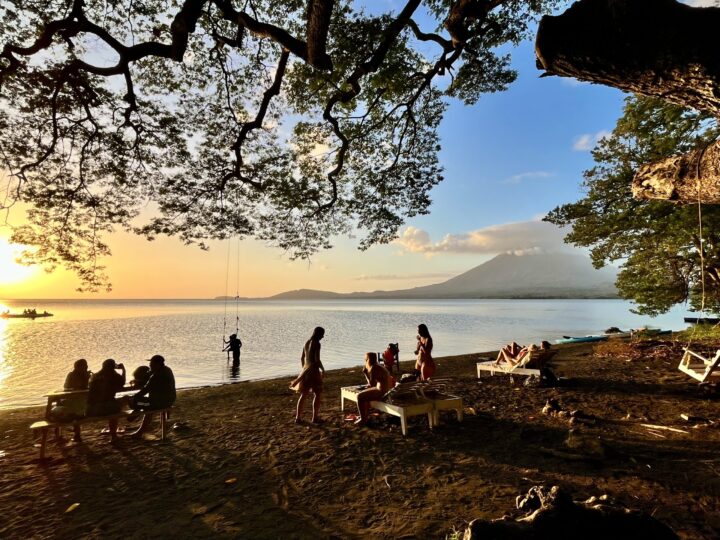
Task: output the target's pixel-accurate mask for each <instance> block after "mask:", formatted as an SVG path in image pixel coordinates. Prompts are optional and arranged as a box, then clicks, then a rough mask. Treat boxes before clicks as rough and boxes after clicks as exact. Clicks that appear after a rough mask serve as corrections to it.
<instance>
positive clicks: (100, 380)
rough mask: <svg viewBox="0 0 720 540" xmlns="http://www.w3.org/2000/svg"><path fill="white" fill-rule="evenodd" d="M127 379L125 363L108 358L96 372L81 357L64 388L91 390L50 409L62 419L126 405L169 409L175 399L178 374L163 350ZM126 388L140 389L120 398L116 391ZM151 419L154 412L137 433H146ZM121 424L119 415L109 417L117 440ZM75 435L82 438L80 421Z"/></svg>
mask: <svg viewBox="0 0 720 540" xmlns="http://www.w3.org/2000/svg"><path fill="white" fill-rule="evenodd" d="M125 383H126V370H125V366H124V365H123V364H121V363H117V362H115V360H113V359H112V358H108V359H107V360H105V361H104V362H103V363H102V367H101V368H100V371H98V372H96V373H92V372H91V371H90V370H89V369H88V363H87V360H85V359H84V358H81V359H80V360H77V361H76V362H75V363H74V365H73V370H72V371H71V372H70V373H68V374H67V377H66V378H65V385H64V390H66V391H73V390H87V393H81V394H78V395H74V396H73V395H70V396H68V397H65V398H63V400H62V402H61V403H60V404H59V405H57V406H56V407H54V408H53V409H52V410H51V411H50V413H51V415H53V416H55V417H57V418H58V419H64V420H72V419H76V418H82V417H83V416H110V415H114V414H117V413H119V412H120V411H122V410H123V408H124V407H130V408H132V409H133V411H135V412H137V413H141V412H146V411H153V410H159V409H165V408H167V407H169V406H171V405H172V404H173V403H174V402H175V399H176V391H175V376H174V375H173V372H172V370H171V369H170V368H169V367H168V366H166V365H165V358H164V357H163V356H161V355H159V354H156V355H154V356H153V357H152V358H150V360H149V366H147V365H142V366H140V367H138V368H137V369H136V370H135V371H134V372H133V378H132V380H131V381H130V384H129V386H128V387H127V388H126V386H125ZM124 390H136V391H137V392H136V393H135V394H133V395H132V396H129V397H122V398H117V397H116V394H117V393H118V392H122V391H124ZM149 421H150V415H145V416H144V417H143V421H142V423H141V424H140V426H139V427H138V429H137V431H135V433H134V434H135V435H140V434H142V433H143V432H144V431H145V430H146V429H147V427H148V424H149ZM117 426H118V422H117V418H112V419H110V420H109V431H110V437H111V438H112V439H113V440H114V439H115V438H116V436H117ZM74 439H75V440H76V441H79V440H80V426H78V425H77V424H76V425H75V437H74Z"/></svg>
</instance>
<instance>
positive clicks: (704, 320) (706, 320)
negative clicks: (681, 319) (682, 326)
mask: <svg viewBox="0 0 720 540" xmlns="http://www.w3.org/2000/svg"><path fill="white" fill-rule="evenodd" d="M685 322H686V323H691V324H720V319H716V318H713V317H685Z"/></svg>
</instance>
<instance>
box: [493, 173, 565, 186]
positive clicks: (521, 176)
mask: <svg viewBox="0 0 720 540" xmlns="http://www.w3.org/2000/svg"><path fill="white" fill-rule="evenodd" d="M551 176H555V173H551V172H547V171H529V172H524V173H520V174H516V175H513V176H511V177H510V178H506V179H505V180H504V181H503V184H519V183H520V182H522V181H523V180H529V179H532V178H550V177H551Z"/></svg>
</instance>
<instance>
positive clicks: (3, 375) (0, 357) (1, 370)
mask: <svg viewBox="0 0 720 540" xmlns="http://www.w3.org/2000/svg"><path fill="white" fill-rule="evenodd" d="M7 310H8V307H7V306H6V305H4V304H0V313H3V312H4V311H7ZM7 324H8V322H7V320H6V319H1V318H0V391H2V390H4V389H5V387H4V382H5V379H7V378H8V376H9V375H10V366H9V365H8V362H7V361H6V360H5V339H6V337H5V336H6V327H7Z"/></svg>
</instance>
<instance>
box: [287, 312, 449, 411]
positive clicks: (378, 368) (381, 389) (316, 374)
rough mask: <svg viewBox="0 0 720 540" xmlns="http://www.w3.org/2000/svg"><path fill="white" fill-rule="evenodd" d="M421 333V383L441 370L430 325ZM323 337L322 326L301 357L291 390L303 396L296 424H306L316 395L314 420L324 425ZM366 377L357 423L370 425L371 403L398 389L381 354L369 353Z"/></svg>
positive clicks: (418, 358) (422, 327)
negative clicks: (307, 404)
mask: <svg viewBox="0 0 720 540" xmlns="http://www.w3.org/2000/svg"><path fill="white" fill-rule="evenodd" d="M417 330H418V332H417V334H418V335H417V345H416V348H415V354H416V360H415V372H416V375H417V377H418V378H419V379H420V380H422V381H426V380H428V379H430V378H431V377H432V376H433V375H434V374H435V371H436V369H437V367H436V365H435V361H434V360H433V357H432V349H433V340H432V337H431V336H430V332H429V331H428V328H427V326H426V325H424V324H421V325H419V326H418V329H417ZM323 337H325V329H324V328H322V327H320V326H318V327H316V328H315V329H314V330H313V333H312V336H310V339H308V340H307V341H306V342H305V346H304V347H303V351H302V355H301V357H300V365H301V367H302V370H301V371H300V374H299V375H298V376H297V378H296V379H295V380H294V381H293V382H292V383H290V388H291V389H293V390H295V391H296V392H298V393H299V394H300V396H299V397H298V401H297V407H296V412H295V423H300V422H301V421H302V415H303V409H304V406H305V402H306V401H307V398H308V397H309V396H310V393H312V394H313V402H312V418H311V421H312V422H313V423H319V422H321V419H320V415H319V413H320V400H321V397H322V390H323V378H324V377H325V367H324V366H323V364H322V361H321V360H320V341H321V340H322V339H323ZM363 374H364V375H365V378H366V380H367V384H368V387H367V388H366V389H365V390H363V391H361V392H360V393H359V394H358V409H359V412H360V418H358V420H357V422H356V423H357V424H366V423H367V420H368V415H369V412H370V402H371V401H376V400H378V399H381V398H382V396H384V395H385V394H386V393H387V392H388V391H389V390H390V389H391V388H393V387H394V386H395V378H394V377H393V376H392V375H391V374H390V372H389V371H388V370H387V369H386V368H385V366H382V365H380V364H379V363H378V354H377V353H374V352H369V353H365V367H364V368H363Z"/></svg>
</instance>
